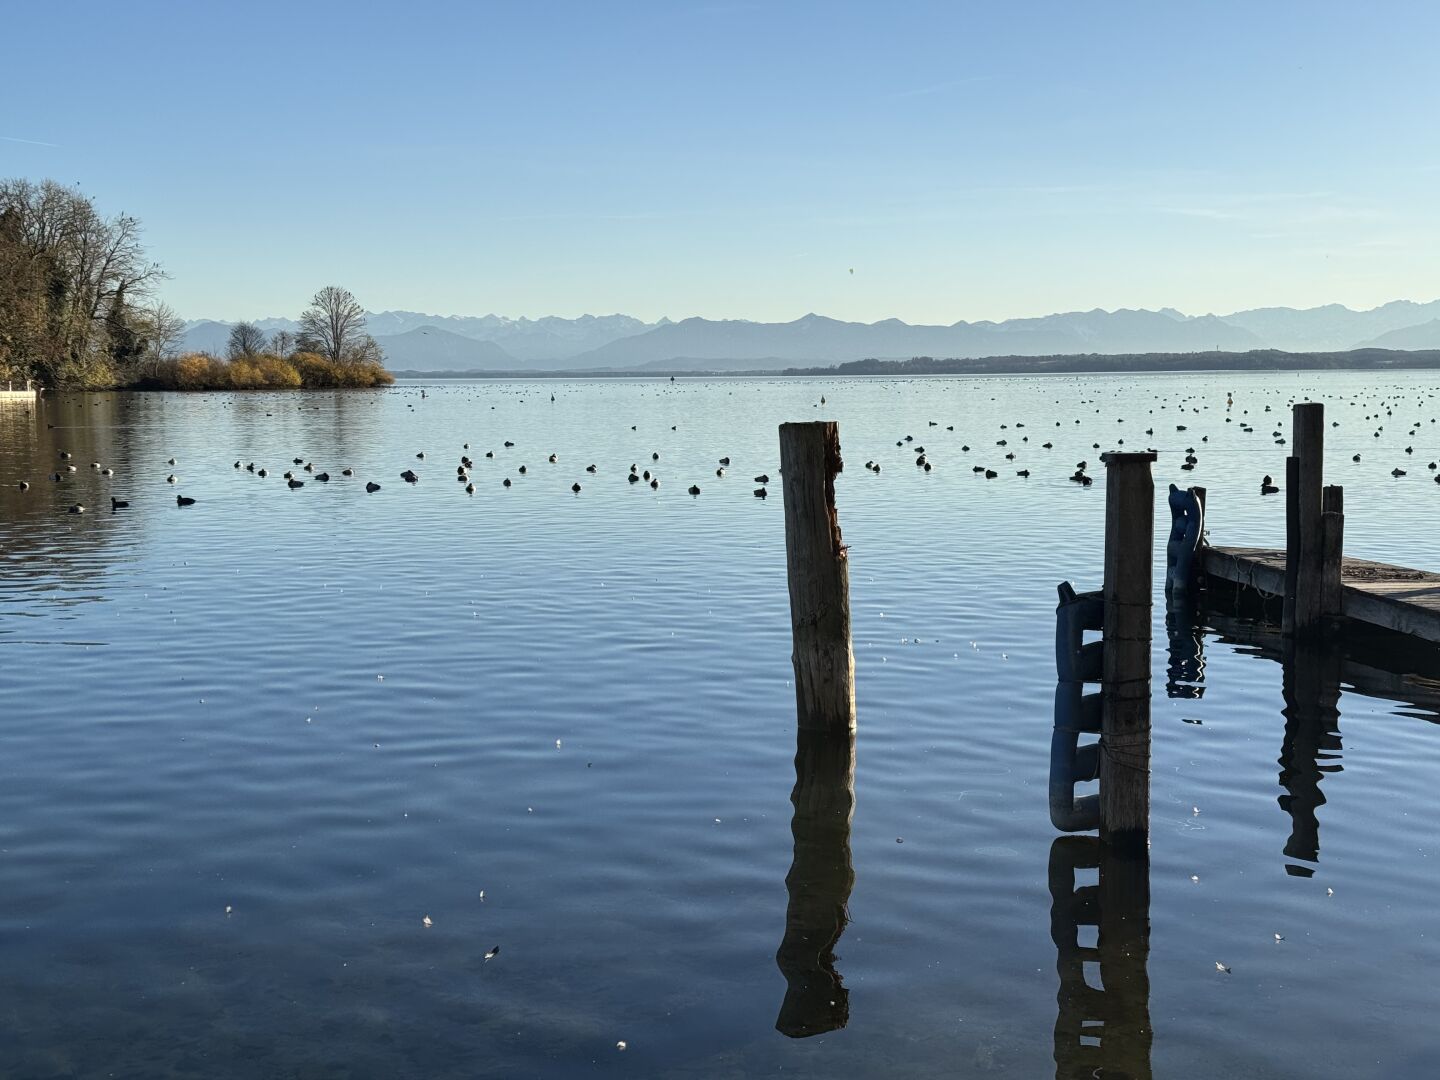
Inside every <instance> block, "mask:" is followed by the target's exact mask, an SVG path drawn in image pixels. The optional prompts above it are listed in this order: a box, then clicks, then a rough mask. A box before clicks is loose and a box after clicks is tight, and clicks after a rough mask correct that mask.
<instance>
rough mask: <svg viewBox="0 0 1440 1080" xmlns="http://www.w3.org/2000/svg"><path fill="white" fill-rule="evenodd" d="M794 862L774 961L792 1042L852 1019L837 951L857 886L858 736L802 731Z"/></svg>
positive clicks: (778, 1023)
mask: <svg viewBox="0 0 1440 1080" xmlns="http://www.w3.org/2000/svg"><path fill="white" fill-rule="evenodd" d="M790 801H791V803H793V804H794V806H795V815H794V817H793V818H792V819H791V822H790V831H791V833H792V834H793V835H794V837H795V858H794V861H793V862H792V863H791V865H790V873H789V874H787V875H786V876H785V888H786V890H787V891H788V892H789V894H790V903H789V906H788V907H787V908H786V911H785V937H784V939H783V940H782V941H781V942H780V948H779V949H778V950H777V951H776V953H775V963H776V964H777V965H778V966H779V968H780V973H781V974H782V975H784V976H785V984H786V987H785V1000H784V1002H782V1003H781V1005H780V1015H779V1016H778V1017H777V1018H776V1020H775V1030H776V1031H778V1032H780V1033H781V1034H782V1035H788V1036H789V1037H790V1038H792V1039H803V1038H807V1037H808V1036H811V1035H820V1034H823V1033H824V1032H827V1031H835V1030H838V1029H839V1028H842V1027H844V1026H845V1024H846V1022H847V1021H848V1020H849V1019H850V1001H849V991H847V990H846V989H845V986H844V984H843V982H842V981H841V977H840V973H839V972H838V971H836V970H835V961H836V959H837V957H836V956H835V946H836V944H837V943H838V942H839V940H840V935H841V934H843V933H844V932H845V925H846V923H848V922H849V921H850V915H849V912H848V910H847V907H846V905H847V904H848V903H849V900H850V890H851V889H852V888H854V886H855V868H854V866H853V865H852V863H851V860H850V819H851V817H852V815H853V814H854V810H855V739H854V737H853V736H851V737H848V738H845V737H841V738H836V737H834V736H830V735H825V734H817V733H814V732H805V731H802V732H799V733H798V734H797V740H796V749H795V787H794V789H793V790H792V791H791V793H790Z"/></svg>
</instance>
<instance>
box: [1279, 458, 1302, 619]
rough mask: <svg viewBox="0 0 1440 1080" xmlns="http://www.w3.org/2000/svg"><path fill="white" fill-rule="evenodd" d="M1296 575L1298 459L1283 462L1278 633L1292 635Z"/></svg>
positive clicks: (1298, 564) (1298, 562)
mask: <svg viewBox="0 0 1440 1080" xmlns="http://www.w3.org/2000/svg"><path fill="white" fill-rule="evenodd" d="M1299 575H1300V459H1299V458H1297V457H1296V456H1295V455H1294V454H1291V455H1290V456H1289V457H1287V458H1286V459H1285V595H1284V597H1283V598H1282V605H1283V606H1282V608H1281V614H1280V632H1281V633H1283V634H1285V635H1286V636H1287V637H1288V636H1290V635H1291V634H1293V633H1295V592H1296V587H1295V583H1296V582H1297V581H1298V580H1299Z"/></svg>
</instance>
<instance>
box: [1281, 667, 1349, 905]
mask: <svg viewBox="0 0 1440 1080" xmlns="http://www.w3.org/2000/svg"><path fill="white" fill-rule="evenodd" d="M1282 663H1283V665H1284V675H1283V681H1282V687H1283V693H1284V697H1285V708H1284V710H1283V713H1284V716H1285V741H1284V743H1283V744H1282V746H1281V749H1280V759H1279V763H1280V786H1281V787H1283V788H1284V789H1285V792H1286V793H1285V794H1284V795H1281V796H1280V800H1279V801H1280V808H1281V809H1282V810H1284V811H1285V812H1286V813H1287V814H1289V815H1290V821H1291V827H1290V838H1289V840H1287V841H1286V843H1285V854H1286V856H1287V857H1289V858H1291V859H1302V860H1304V861H1306V862H1312V863H1313V862H1318V861H1319V859H1320V822H1319V819H1318V817H1317V816H1316V811H1317V810H1318V809H1319V808H1320V807H1321V806H1324V805H1325V796H1324V794H1323V793H1322V792H1321V790H1320V781H1321V779H1322V778H1323V777H1324V775H1325V774H1326V773H1337V772H1340V771H1341V770H1342V769H1343V766H1342V765H1341V764H1340V750H1341V744H1340V709H1339V707H1338V706H1339V702H1340V672H1341V663H1342V656H1341V652H1340V648H1339V646H1338V645H1337V644H1335V642H1333V641H1328V642H1317V643H1315V644H1314V645H1305V646H1296V645H1294V644H1293V643H1290V644H1287V645H1286V648H1285V655H1284V659H1283V661H1282ZM1285 870H1286V872H1287V873H1289V874H1292V875H1295V876H1297V877H1309V876H1311V875H1312V874H1314V872H1315V871H1314V868H1313V867H1309V866H1297V865H1295V864H1293V863H1291V864H1287V865H1286V867H1285Z"/></svg>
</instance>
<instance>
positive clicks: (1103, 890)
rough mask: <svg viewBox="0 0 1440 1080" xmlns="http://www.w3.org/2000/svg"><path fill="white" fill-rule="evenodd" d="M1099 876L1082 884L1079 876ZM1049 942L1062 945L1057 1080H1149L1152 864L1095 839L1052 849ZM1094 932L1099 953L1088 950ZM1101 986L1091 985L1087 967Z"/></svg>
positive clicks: (1058, 950)
mask: <svg viewBox="0 0 1440 1080" xmlns="http://www.w3.org/2000/svg"><path fill="white" fill-rule="evenodd" d="M1089 870H1096V871H1098V876H1097V878H1096V881H1095V883H1094V884H1087V885H1080V886H1078V887H1077V885H1076V877H1077V873H1078V872H1080V871H1089ZM1049 878H1050V900H1051V903H1050V937H1051V939H1052V940H1053V941H1054V942H1055V970H1056V972H1057V974H1058V975H1059V976H1060V989H1059V992H1058V993H1057V994H1056V996H1055V1001H1056V1005H1057V1006H1058V1009H1057V1013H1056V1017H1055V1077H1056V1080H1081V1078H1085V1080H1090V1078H1092V1077H1105V1078H1117V1077H1128V1078H1131V1080H1148V1077H1149V1076H1150V1075H1151V1073H1150V1045H1151V1042H1152V1041H1153V1038H1154V1032H1153V1031H1152V1030H1151V1027H1150V974H1149V970H1148V967H1147V964H1148V961H1149V957H1150V863H1149V859H1148V857H1146V856H1144V855H1141V856H1138V857H1137V856H1127V855H1124V854H1120V853H1117V852H1115V851H1113V850H1112V849H1110V848H1109V847H1107V846H1106V845H1105V844H1103V843H1102V842H1101V841H1100V839H1099V838H1098V837H1094V836H1062V837H1059V838H1058V839H1056V840H1055V842H1054V843H1053V844H1051V845H1050V873H1049ZM1090 927H1095V945H1094V947H1091V946H1088V945H1083V944H1081V939H1082V929H1083V930H1084V931H1085V936H1086V938H1087V939H1088V936H1089V934H1088V928H1090ZM1087 964H1089V965H1096V967H1095V968H1092V970H1093V971H1095V973H1096V974H1098V979H1097V980H1096V981H1095V982H1093V983H1092V982H1090V981H1087V979H1086V965H1087Z"/></svg>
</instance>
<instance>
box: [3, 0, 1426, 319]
mask: <svg viewBox="0 0 1440 1080" xmlns="http://www.w3.org/2000/svg"><path fill="white" fill-rule="evenodd" d="M3 30H4V33H5V35H6V37H8V39H9V41H8V43H6V44H5V46H4V49H5V56H6V71H5V74H4V77H3V81H4V86H5V92H4V94H3V95H0V176H27V177H31V178H35V179H39V178H43V177H53V178H55V179H57V180H60V181H63V182H66V183H78V184H79V186H80V187H81V188H82V189H83V190H84V191H85V192H86V193H87V194H89V195H91V196H92V197H93V198H94V199H95V200H96V201H97V203H98V204H99V205H100V207H101V208H102V209H103V210H105V211H107V212H117V211H125V212H127V213H132V214H135V215H137V216H138V217H140V218H141V219H142V221H143V222H144V224H145V227H146V237H147V241H148V244H149V248H150V250H151V252H152V254H153V255H154V257H155V258H157V259H158V260H159V261H160V262H162V263H163V264H164V265H165V267H166V269H167V270H168V271H169V272H170V275H171V277H170V280H169V281H168V282H166V284H165V286H164V289H163V295H164V297H165V298H166V299H167V300H169V302H170V303H172V304H173V305H174V306H175V307H176V308H178V309H179V310H180V311H181V313H182V314H184V315H186V316H189V317H202V316H208V317H218V318H243V317H258V316H262V315H273V314H293V313H295V312H297V311H298V310H299V309H300V308H301V307H302V306H303V305H304V302H305V300H306V299H307V298H308V296H309V295H310V294H311V293H312V292H313V291H314V290H315V289H316V288H317V287H318V286H320V285H324V284H327V283H338V284H342V285H345V286H347V287H349V288H350V289H351V290H353V291H354V292H355V293H356V294H357V295H358V296H359V298H360V299H361V301H362V302H363V303H365V304H366V305H367V306H368V307H371V308H374V309H377V310H379V309H386V308H406V309H412V310H420V311H428V312H433V313H443V314H483V313H486V312H492V311H493V312H497V313H500V314H506V315H515V316H518V315H530V316H538V315H544V314H562V315H578V314H581V313H583V312H591V313H597V314H598V313H608V312H613V311H623V312H627V313H630V314H635V315H639V316H641V317H644V318H656V317H658V316H661V315H668V316H670V317H672V318H681V317H685V316H688V315H703V316H707V317H713V318H753V319H764V320H780V319H791V318H795V317H798V316H800V315H802V314H804V313H806V312H808V311H817V312H820V313H822V314H827V315H833V316H835V317H838V318H847V319H860V320H864V321H873V320H875V319H881V318H888V317H892V316H893V317H898V318H902V319H905V320H907V321H910V322H946V323H948V322H953V321H955V320H957V319H972V320H973V319H984V318H995V319H1000V318H1007V317H1012V316H1018V315H1034V314H1044V313H1047V312H1050V311H1056V310H1072V309H1085V308H1092V307H1105V308H1114V307H1161V306H1165V305H1170V306H1174V307H1178V308H1180V309H1182V310H1185V311H1189V312H1196V313H1199V312H1204V311H1217V312H1223V311H1229V310H1233V309H1236V308H1243V307H1253V306H1262V305H1270V304H1286V305H1295V306H1310V305H1315V304H1321V303H1328V302H1341V303H1346V304H1349V305H1350V306H1352V307H1368V306H1373V305H1375V304H1378V303H1383V302H1384V301H1386V300H1390V299H1395V298H1410V299H1417V300H1427V299H1433V298H1435V297H1437V296H1440V200H1437V198H1436V194H1437V191H1440V138H1437V136H1436V132H1437V130H1440V128H1437V119H1436V118H1437V116H1440V79H1437V78H1436V77H1435V75H1434V59H1433V56H1434V47H1435V42H1436V41H1437V40H1440V5H1433V4H1421V3H1415V4H1371V5H1365V6H1364V7H1362V6H1361V5H1357V4H1345V5H1339V4H1333V5H1332V4H1320V3H1254V2H1251V3H1245V4H1223V3H1215V4H1206V5H1198V4H1197V5H1191V4H1168V3H1159V4H1157V3H1135V4H1127V3H1101V2H1092V3H1014V4H1000V3H986V4H978V3H977V4H963V3H938V4H922V3H914V4H910V3H870V4H853V5H852V4H839V3H826V4H802V3H779V2H775V3H754V4H751V3H728V2H724V0H718V2H711V3H697V4H684V3H678V2H676V3H654V4H651V3H638V2H632V3H613V4H612V3H602V2H599V0H595V2H589V3H545V2H534V0H532V2H527V3H461V2H452V3H427V2H423V0H411V2H407V3H403V4H401V3H387V4H381V3H363V2H360V0H350V2H348V3H334V4H331V3H306V2H303V0H291V2H288V3H273V4H272V3H268V2H250V3H244V4H240V3H235V4H227V5H223V6H222V5H219V4H210V3H204V4H201V3H147V2H143V0H142V2H131V3H125V4H114V3H88V2H87V3H76V2H66V0H46V2H45V3H27V4H12V5H7V6H6V10H5V13H4V19H3ZM852 269H853V271H854V273H853V274H852V273H851V272H850V271H851V270H852Z"/></svg>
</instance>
